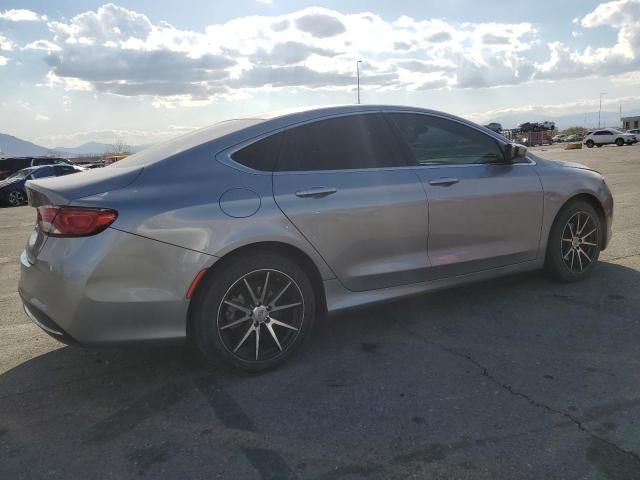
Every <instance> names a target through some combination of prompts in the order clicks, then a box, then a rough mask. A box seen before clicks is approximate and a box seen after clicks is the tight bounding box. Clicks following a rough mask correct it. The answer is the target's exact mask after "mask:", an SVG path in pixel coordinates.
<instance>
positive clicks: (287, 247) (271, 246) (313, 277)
mask: <svg viewBox="0 0 640 480" xmlns="http://www.w3.org/2000/svg"><path fill="white" fill-rule="evenodd" d="M267 252H269V253H278V254H280V255H283V256H285V257H288V258H290V259H292V260H293V261H294V262H296V263H297V264H298V266H299V267H300V268H302V269H303V270H304V272H305V273H306V274H307V275H308V276H309V280H310V281H311V285H312V286H313V293H314V295H315V299H316V311H317V313H319V314H325V313H327V299H326V292H325V290H324V282H323V281H322V275H321V274H320V270H319V269H318V266H317V265H316V264H315V263H314V261H313V260H312V259H311V257H309V256H308V255H307V254H306V253H305V252H304V251H302V250H301V249H300V248H298V247H295V246H293V245H291V244H289V243H284V242H277V241H265V242H256V243H250V244H247V245H242V246H240V247H237V248H235V249H233V250H231V251H229V252H227V253H226V254H225V255H224V256H223V257H221V258H220V259H219V260H218V261H216V262H215V263H214V264H213V265H212V266H211V267H209V268H208V269H207V271H206V273H205V274H204V275H203V276H202V277H201V278H200V279H198V285H197V286H196V288H195V290H194V291H193V297H192V300H191V301H190V302H189V309H188V314H187V336H189V332H190V330H191V321H192V317H193V315H192V310H193V308H195V305H196V304H197V302H198V299H199V298H200V295H199V294H200V292H201V291H202V289H203V285H205V284H206V283H207V282H205V281H204V280H205V279H207V278H211V277H212V276H215V275H216V274H217V272H219V271H221V270H222V269H224V268H226V266H227V265H229V264H230V263H231V262H233V260H234V259H235V258H237V257H238V256H239V255H246V254H248V253H251V254H255V253H267Z"/></svg>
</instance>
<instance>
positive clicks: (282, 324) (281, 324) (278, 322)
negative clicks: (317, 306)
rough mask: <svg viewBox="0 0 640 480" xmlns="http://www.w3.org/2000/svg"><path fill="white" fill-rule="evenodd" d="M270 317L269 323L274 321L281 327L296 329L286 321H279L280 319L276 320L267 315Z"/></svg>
mask: <svg viewBox="0 0 640 480" xmlns="http://www.w3.org/2000/svg"><path fill="white" fill-rule="evenodd" d="M269 318H270V319H271V323H275V324H276V325H280V326H281V327H284V328H288V329H289V330H293V331H296V332H297V331H298V329H297V328H296V327H294V326H292V325H289V324H288V323H284V322H281V321H280V320H276V319H275V318H273V317H269Z"/></svg>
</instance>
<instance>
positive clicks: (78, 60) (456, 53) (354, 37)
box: [0, 0, 640, 107]
mask: <svg viewBox="0 0 640 480" xmlns="http://www.w3.org/2000/svg"><path fill="white" fill-rule="evenodd" d="M639 4H640V0H619V1H615V2H608V3H605V4H603V5H600V6H598V7H597V8H596V9H594V10H593V11H592V12H590V13H588V14H587V15H585V16H584V17H582V18H581V19H578V21H577V22H576V23H579V25H580V27H581V28H582V29H585V31H588V29H593V28H596V27H603V28H612V29H616V30H617V31H618V39H617V43H616V44H615V45H611V46H608V47H607V46H605V47H601V48H597V49H596V48H586V49H585V50H583V51H576V50H574V49H572V48H571V47H569V46H567V45H565V44H563V43H560V42H549V43H548V44H542V43H541V42H540V39H539V37H538V31H537V30H536V28H535V27H534V26H533V25H532V24H531V23H528V22H520V23H496V22H488V23H461V24H460V23H452V22H447V21H445V20H441V19H416V18H412V17H409V16H401V17H399V18H397V19H395V20H393V19H391V20H390V19H385V18H382V17H381V16H379V15H377V14H375V13H371V12H360V13H349V14H343V13H340V12H338V11H335V10H330V9H327V8H320V7H309V8H305V9H303V10H299V11H294V12H291V13H287V14H283V15H271V16H246V17H238V18H234V19H232V20H229V21H227V22H225V23H219V24H212V25H208V26H206V27H205V28H204V29H202V30H199V31H192V30H185V29H179V28H176V27H174V26H172V25H170V24H169V23H167V22H163V21H159V22H152V21H151V20H150V19H149V18H148V17H147V16H146V15H144V14H141V13H139V12H136V11H133V10H130V9H128V8H125V7H121V6H118V5H114V4H106V5H103V6H101V7H100V8H98V9H96V10H91V11H87V12H84V13H80V14H79V15H76V16H75V17H72V18H70V19H64V20H58V21H50V22H48V24H47V26H48V28H49V31H50V37H49V38H42V39H40V40H36V41H33V42H31V43H29V44H27V45H26V46H25V47H23V49H25V50H42V51H46V52H47V55H46V57H45V61H46V62H47V65H48V66H49V68H50V71H49V73H48V74H47V78H46V82H44V83H43V85H47V86H50V87H54V88H62V89H64V90H94V91H97V92H100V93H104V94H112V95H120V96H127V97H132V96H149V97H152V98H151V100H152V103H153V105H155V106H158V107H172V106H176V105H181V106H184V105H189V106H197V105H206V104H208V103H211V102H215V101H217V100H218V99H229V98H245V97H247V96H250V95H253V94H254V93H255V90H259V89H265V90H266V89H285V88H296V89H307V90H327V91H335V90H342V91H351V90H353V87H354V83H355V63H354V62H355V60H356V59H362V60H365V62H364V63H363V64H362V65H361V81H362V83H363V85H366V88H367V89H368V90H369V91H372V90H380V91H388V90H393V89H402V90H407V91H411V90H424V89H433V88H451V89H455V88H467V89H476V88H487V87H495V86H502V85H515V84H519V83H524V82H531V81H536V80H544V81H553V80H557V79H562V78H575V77H583V76H588V75H607V74H610V73H612V72H614V73H624V72H630V71H634V70H638V68H639V65H638V61H639V60H638V59H640V33H638V31H639V29H640V27H639V26H638V25H640V22H637V21H636V20H637V19H638V13H637V8H638V5H639ZM0 40H1V39H0Z"/></svg>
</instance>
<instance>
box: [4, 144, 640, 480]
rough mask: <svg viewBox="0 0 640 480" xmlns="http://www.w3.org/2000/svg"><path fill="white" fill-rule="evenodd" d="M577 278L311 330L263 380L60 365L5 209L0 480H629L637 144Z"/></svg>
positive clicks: (639, 259)
mask: <svg viewBox="0 0 640 480" xmlns="http://www.w3.org/2000/svg"><path fill="white" fill-rule="evenodd" d="M537 153H538V154H540V155H541V156H544V157H548V158H557V159H560V160H570V161H579V162H581V163H585V164H587V165H590V166H594V167H596V168H597V169H598V170H600V171H601V172H602V173H604V174H605V176H606V177H607V182H608V184H609V186H610V188H611V190H612V191H613V194H614V197H615V202H616V205H615V220H614V236H613V240H612V243H611V245H610V247H609V248H608V249H607V251H606V252H604V253H603V254H602V256H601V262H600V264H599V265H598V267H597V269H596V270H595V271H594V272H593V273H594V274H593V276H591V277H590V278H589V279H588V280H586V281H585V282H583V283H579V284H571V285H565V284H558V283H554V282H552V281H550V280H548V279H547V278H546V277H545V276H544V275H543V274H542V273H532V274H523V275H516V276H511V277H507V278H503V279H499V280H494V281H490V282H484V283H478V284H473V285H467V286H463V287H460V288H456V289H453V290H448V291H443V292H439V293H434V294H429V295H423V296H420V297H416V298H413V299H410V300H403V301H397V302H394V303H388V304H384V305H381V306H375V307H372V308H367V309H363V310H358V311H355V312H349V313H346V314H343V315H340V316H337V317H333V318H329V319H326V320H325V321H324V322H322V324H321V326H320V328H318V330H317V331H316V335H315V337H314V338H313V339H312V341H311V342H309V343H308V344H307V345H306V348H305V349H304V351H303V352H301V354H300V355H298V356H296V357H295V359H294V360H293V361H292V362H290V363H288V364H286V365H284V366H283V367H281V368H279V369H278V370H275V371H273V372H270V373H267V374H265V375H261V376H247V375H239V374H237V373H235V372H232V371H229V370H227V369H226V368H224V367H222V366H218V367H215V366H214V367H204V366H202V365H200V364H199V363H197V361H195V360H194V359H193V358H192V357H191V356H190V355H188V354H187V353H186V352H185V351H183V349H182V348H181V347H161V348H159V347H156V348H130V349H125V348H117V349H116V348H113V349H103V350H91V349H82V348H74V347H66V346H64V345H61V344H58V343H57V342H56V341H55V340H53V339H51V338H49V337H48V336H46V335H45V334H44V333H43V332H41V331H40V330H39V329H38V328H37V327H35V326H33V325H32V324H31V323H30V322H29V321H28V320H27V318H26V317H25V316H24V315H23V313H22V311H21V307H20V303H19V299H18V295H17V293H16V285H17V279H18V273H19V262H18V255H19V254H20V251H21V250H22V247H23V245H24V243H25V242H26V240H27V238H28V236H29V233H30V231H31V229H32V226H33V223H34V221H35V214H34V212H33V211H32V209H31V208H29V207H20V208H12V209H10V208H4V209H0V478H1V479H21V478H25V479H31V478H33V479H41V478H46V479H49V478H51V479H56V478H60V479H69V478H83V479H93V478H100V479H107V478H114V479H119V480H121V479H127V478H149V479H159V478H171V479H174V478H192V479H200V478H203V479H204V478H233V479H237V478H242V479H245V478H246V479H295V478H298V479H303V478H305V479H306V478H311V479H362V478H367V479H389V478H429V479H536V480H539V479H624V480H627V479H628V480H631V479H634V480H635V479H638V478H640V240H639V239H640V208H639V207H638V205H639V204H640V186H639V185H640V168H639V167H640V146H633V147H622V148H618V147H603V148H601V149H592V150H582V151H580V150H573V151H565V150H563V149H561V148H558V147H553V148H545V149H538V150H537Z"/></svg>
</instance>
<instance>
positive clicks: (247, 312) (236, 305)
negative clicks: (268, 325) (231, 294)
mask: <svg viewBox="0 0 640 480" xmlns="http://www.w3.org/2000/svg"><path fill="white" fill-rule="evenodd" d="M224 303H225V304H226V305H229V306H230V307H232V308H235V309H236V310H240V311H241V312H244V313H246V314H247V315H250V314H251V310H249V309H248V308H246V307H242V306H240V305H238V304H237V303H233V302H231V301H229V300H225V301H224Z"/></svg>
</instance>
